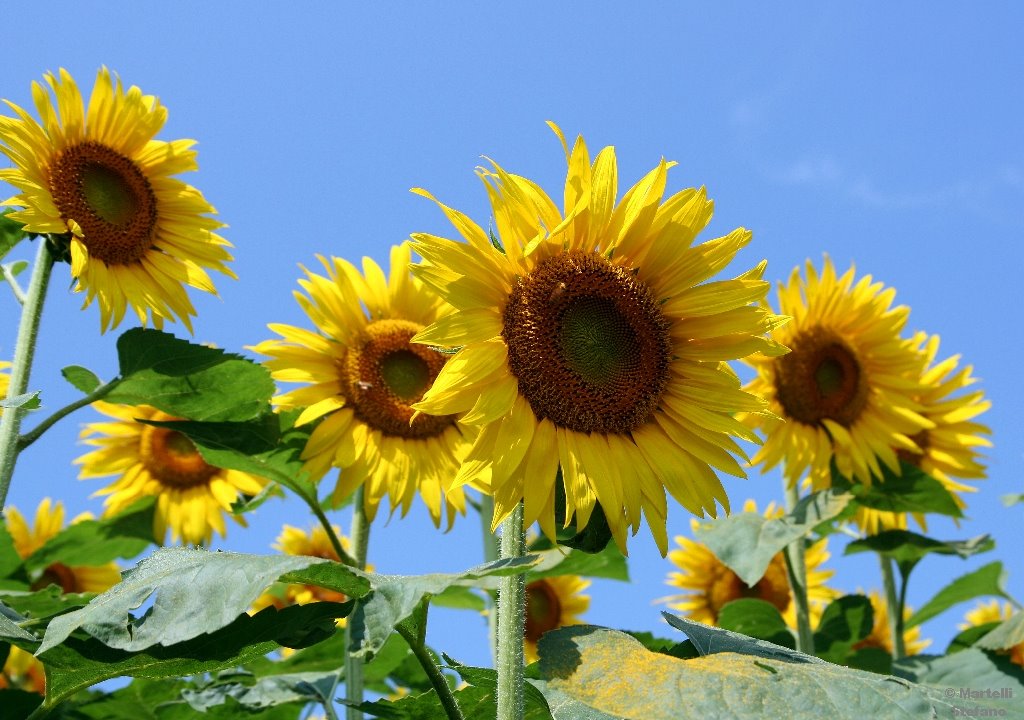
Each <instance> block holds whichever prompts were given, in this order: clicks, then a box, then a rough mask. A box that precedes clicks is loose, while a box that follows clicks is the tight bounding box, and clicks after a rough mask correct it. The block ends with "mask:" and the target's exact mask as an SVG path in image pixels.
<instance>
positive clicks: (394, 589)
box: [348, 555, 537, 656]
mask: <svg viewBox="0 0 1024 720" xmlns="http://www.w3.org/2000/svg"><path fill="white" fill-rule="evenodd" d="M536 561H537V558H536V557H534V556H532V555H528V556H525V557H518V558H509V559H505V560H495V561H494V562H491V563H486V564H484V565H478V566H476V567H474V568H470V569H469V570H466V571H465V572H461V573H452V574H442V573H434V574H430V575H377V574H375V573H367V577H368V578H369V580H370V585H371V587H372V588H373V591H372V592H371V593H370V594H369V595H367V596H366V597H364V598H362V599H360V600H359V602H358V603H357V604H356V609H355V611H354V612H353V613H352V616H351V617H350V618H349V620H348V622H349V628H350V633H351V638H352V646H351V648H350V650H351V651H352V652H354V653H355V654H357V655H361V656H363V655H370V656H372V655H373V654H374V653H376V652H378V651H379V650H380V648H381V647H383V645H384V641H385V640H387V638H388V636H389V635H390V634H391V632H392V630H394V628H395V626H396V625H397V624H398V623H400V622H402V621H403V620H405V619H406V618H408V617H410V616H411V615H412V614H413V611H414V610H415V609H416V607H417V606H418V605H419V604H420V602H421V601H422V600H423V598H425V597H429V596H434V595H439V594H441V593H442V592H444V591H445V590H446V589H448V588H449V587H451V586H452V585H469V586H472V587H484V588H488V589H493V588H495V587H497V584H496V583H497V578H498V577H501V576H505V575H516V574H520V573H523V572H525V571H526V570H527V569H528V568H529V567H530V566H531V565H533V563H535V562H536Z"/></svg>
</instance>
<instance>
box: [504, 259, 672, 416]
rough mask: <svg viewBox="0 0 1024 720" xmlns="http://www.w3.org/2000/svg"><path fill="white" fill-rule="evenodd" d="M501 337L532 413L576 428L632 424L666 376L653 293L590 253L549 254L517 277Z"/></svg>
mask: <svg viewBox="0 0 1024 720" xmlns="http://www.w3.org/2000/svg"><path fill="white" fill-rule="evenodd" d="M502 336H503V337H504V339H505V342H506V344H507V345H508V358H509V368H510V370H511V371H512V373H513V374H514V375H515V376H516V379H517V380H518V381H519V392H520V394H522V396H523V397H524V398H525V399H526V400H527V402H529V403H530V407H531V408H532V409H533V412H534V414H535V415H536V416H537V417H538V418H539V419H544V418H550V419H551V421H552V422H554V423H555V424H556V425H559V426H561V427H565V428H568V429H570V430H575V431H577V432H584V433H589V432H603V433H628V432H630V431H632V430H634V429H636V428H637V427H639V426H640V425H642V424H644V423H645V422H647V420H648V419H649V418H650V416H651V413H653V412H654V410H655V409H656V408H657V406H658V402H659V400H660V399H661V394H662V391H663V390H664V388H665V385H666V384H667V382H668V363H669V359H670V357H671V345H670V340H669V336H668V321H667V320H666V319H665V318H664V316H663V315H662V314H661V311H660V310H659V308H658V303H657V302H656V299H655V298H654V296H653V294H652V293H651V291H650V289H649V288H648V287H647V286H646V285H644V284H643V283H641V282H639V281H638V280H637V279H636V277H635V273H634V272H632V271H631V270H630V269H628V268H623V267H620V266H618V265H613V264H612V263H610V262H609V261H608V260H606V259H604V258H603V257H601V256H600V255H597V254H596V253H585V252H571V253H563V254H561V255H556V256H554V257H550V258H547V259H545V260H543V261H541V262H540V263H539V264H538V265H537V267H536V268H535V269H534V270H533V271H532V272H531V273H530V274H529V275H527V276H525V277H522V278H519V279H518V281H517V282H516V285H515V287H514V288H513V290H512V293H511V294H510V295H509V299H508V303H507V305H506V306H505V314H504V327H503V329H502Z"/></svg>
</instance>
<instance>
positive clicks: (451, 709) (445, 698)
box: [395, 623, 465, 720]
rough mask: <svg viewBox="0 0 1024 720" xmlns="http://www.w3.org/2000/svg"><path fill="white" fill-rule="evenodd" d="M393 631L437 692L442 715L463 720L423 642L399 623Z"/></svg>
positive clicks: (446, 682) (441, 674) (450, 692)
mask: <svg viewBox="0 0 1024 720" xmlns="http://www.w3.org/2000/svg"><path fill="white" fill-rule="evenodd" d="M395 629H396V630H397V631H398V634H399V635H401V636H402V638H403V639H404V640H405V641H406V642H407V643H409V648H410V649H411V650H412V654H413V655H414V656H415V657H416V660H418V661H419V664H420V667H422V668H423V672H425V673H426V674H427V677H428V678H430V684H431V685H432V686H433V688H434V691H435V692H437V697H438V699H439V700H440V701H441V706H442V707H443V708H444V713H445V715H447V716H448V720H465V718H464V717H463V715H462V709H461V708H459V704H458V702H456V701H455V695H453V694H452V689H451V688H450V687H449V686H448V681H447V680H445V678H444V673H442V672H441V669H440V668H438V667H437V665H435V664H434V658H432V657H430V653H429V652H427V648H426V646H425V645H424V644H423V640H422V639H421V638H419V637H417V636H416V634H415V633H414V632H413V631H412V630H410V629H409V628H408V627H406V626H405V625H404V624H402V623H399V624H398V625H397V626H396V627H395Z"/></svg>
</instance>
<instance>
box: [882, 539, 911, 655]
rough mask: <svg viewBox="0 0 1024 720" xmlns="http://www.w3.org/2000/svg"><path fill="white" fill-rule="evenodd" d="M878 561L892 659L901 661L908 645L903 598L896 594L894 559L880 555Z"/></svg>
mask: <svg viewBox="0 0 1024 720" xmlns="http://www.w3.org/2000/svg"><path fill="white" fill-rule="evenodd" d="M878 560H879V562H880V563H881V565H882V585H883V587H884V588H885V604H886V608H887V609H888V611H889V635H890V636H891V637H892V659H893V660H899V659H900V658H901V657H903V656H905V655H906V654H907V648H906V645H905V644H904V642H903V600H904V598H903V597H900V596H897V594H896V578H895V575H894V573H893V571H892V559H891V558H888V557H886V556H885V555H881V554H880V555H879V556H878ZM906 589H907V583H906V578H904V581H903V593H900V595H901V596H902V595H903V594H905V593H906Z"/></svg>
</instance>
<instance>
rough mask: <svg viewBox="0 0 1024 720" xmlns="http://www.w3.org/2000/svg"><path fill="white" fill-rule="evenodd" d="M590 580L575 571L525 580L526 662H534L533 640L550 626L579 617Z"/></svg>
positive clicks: (575, 622) (576, 622) (573, 621)
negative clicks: (584, 592)
mask: <svg viewBox="0 0 1024 720" xmlns="http://www.w3.org/2000/svg"><path fill="white" fill-rule="evenodd" d="M588 587H590V581H589V580H586V579H584V578H582V577H580V576H579V575H555V576H551V577H545V578H541V579H540V580H534V581H533V582H529V583H527V584H526V625H525V631H524V635H523V654H524V655H525V657H526V662H527V663H532V662H536V661H537V660H538V659H539V656H538V655H537V643H538V642H539V641H540V638H541V636H542V635H543V634H544V633H546V632H549V631H551V630H556V629H558V628H560V627H565V626H567V625H579V624H580V623H581V622H582V618H581V617H580V616H581V615H582V614H583V613H585V612H586V611H587V608H589V607H590V597H589V596H588V595H584V594H583V591H584V590H586V589H587V588H588Z"/></svg>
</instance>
